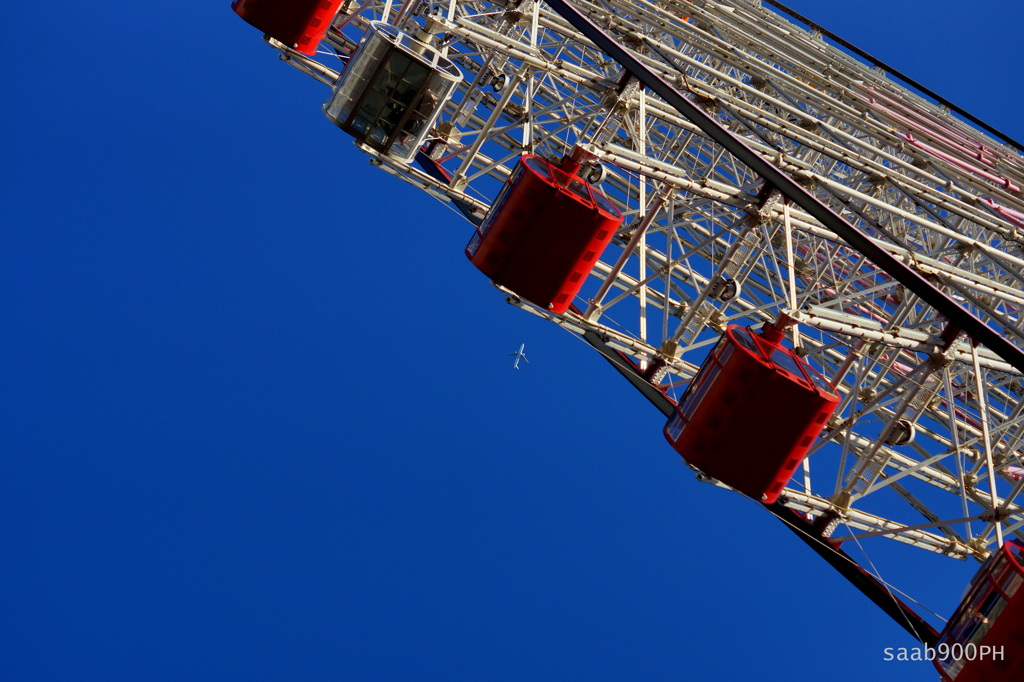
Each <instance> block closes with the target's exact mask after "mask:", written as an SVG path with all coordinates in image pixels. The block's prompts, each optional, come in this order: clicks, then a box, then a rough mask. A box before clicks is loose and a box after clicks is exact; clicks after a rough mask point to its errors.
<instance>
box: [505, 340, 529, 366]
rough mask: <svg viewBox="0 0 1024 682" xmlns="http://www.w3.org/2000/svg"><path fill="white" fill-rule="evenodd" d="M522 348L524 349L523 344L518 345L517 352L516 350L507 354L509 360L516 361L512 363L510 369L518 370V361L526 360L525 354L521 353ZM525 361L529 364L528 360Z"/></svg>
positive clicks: (524, 345)
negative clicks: (513, 359)
mask: <svg viewBox="0 0 1024 682" xmlns="http://www.w3.org/2000/svg"><path fill="white" fill-rule="evenodd" d="M524 348H526V344H525V343H523V344H520V346H519V350H517V351H516V352H515V353H509V354H508V356H509V357H510V358H511V357H514V358H515V359H516V361H515V362H514V363H512V369H519V361H520V360H526V353H524V352H523V349H524ZM526 361H527V362H529V360H526Z"/></svg>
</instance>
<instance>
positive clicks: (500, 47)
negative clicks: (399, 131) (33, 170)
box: [270, 0, 1024, 558]
mask: <svg viewBox="0 0 1024 682" xmlns="http://www.w3.org/2000/svg"><path fill="white" fill-rule="evenodd" d="M574 4H575V5H576V6H577V7H579V8H580V9H581V11H583V12H585V13H586V14H588V15H589V16H590V17H591V19H592V20H593V21H594V22H595V23H597V24H599V25H600V26H601V27H603V28H604V30H605V31H606V32H607V33H608V34H610V35H611V36H613V37H614V38H615V39H616V41H617V42H618V43H620V44H621V45H623V46H625V47H626V48H628V49H629V50H630V51H631V52H632V54H633V55H634V56H635V57H636V58H638V59H639V60H641V61H642V62H643V64H645V65H646V66H647V67H648V68H649V69H651V70H654V71H655V72H656V73H658V74H659V75H660V76H661V77H662V78H664V79H665V80H667V81H669V82H670V83H672V84H673V85H674V86H675V87H676V89H677V90H679V91H680V92H681V93H683V94H684V95H685V96H686V97H687V98H688V99H689V100H690V101H691V102H693V103H695V104H697V105H698V106H699V107H700V108H701V109H702V110H703V111H704V112H705V113H707V114H709V115H711V116H713V117H714V119H715V120H717V121H718V122H719V123H720V124H721V125H722V126H724V127H726V128H727V129H728V130H730V131H731V132H732V133H733V134H734V135H735V136H737V137H739V138H740V139H742V140H743V141H744V142H745V144H746V145H747V146H748V147H750V148H751V149H753V150H754V151H755V152H757V153H758V154H760V155H761V156H763V157H765V158H766V159H769V160H770V161H771V162H772V163H774V164H775V165H776V166H777V167H778V168H780V169H782V170H783V171H785V172H786V173H787V174H788V175H789V176H790V177H792V178H793V179H795V180H796V181H798V182H799V183H800V184H801V185H802V186H804V187H806V188H808V189H810V190H811V191H812V192H813V195H814V196H815V197H817V199H818V200H819V201H820V202H822V203H824V204H826V205H827V206H829V207H831V209H832V210H834V211H835V212H837V213H838V214H839V215H841V216H842V217H843V218H845V220H846V221H848V222H849V223H851V224H853V225H854V226H856V227H857V228H858V229H860V230H861V231H863V232H864V233H866V234H868V235H869V236H870V237H871V239H872V240H874V242H875V243H876V244H878V245H879V246H881V247H882V248H883V249H885V250H886V251H888V252H889V253H890V254H892V255H894V256H895V257H897V258H898V259H900V260H902V262H903V263H905V264H906V265H908V266H910V268H912V269H913V270H915V271H916V272H917V273H919V274H921V275H923V276H924V277H925V278H927V279H928V280H929V281H931V282H932V283H933V284H934V285H936V286H937V287H939V288H940V289H941V290H942V291H943V292H945V293H946V294H947V295H948V296H949V297H950V298H951V299H952V300H954V301H956V302H957V303H958V304H959V305H960V306H962V307H963V308H966V309H967V310H969V311H970V312H971V313H973V314H974V315H975V316H976V317H978V318H980V319H981V320H983V321H984V322H985V323H986V324H988V325H989V326H990V327H991V328H993V329H995V330H997V331H998V332H999V333H1000V334H1001V335H1002V336H1004V337H1005V338H1006V339H1008V340H1009V341H1010V342H1011V343H1012V344H1013V345H1015V346H1017V347H1018V348H1020V347H1024V341H1022V338H1024V333H1022V331H1021V330H1022V329H1024V326H1022V325H1024V317H1022V310H1024V291H1022V290H1024V253H1022V252H1021V245H1022V240H1024V197H1022V195H1021V186H1022V185H1024V158H1022V156H1021V155H1020V153H1019V152H1018V151H1016V150H1015V149H1013V148H1011V147H1007V146H1004V145H1001V144H999V143H997V142H995V141H993V140H991V139H989V138H987V137H984V136H983V135H981V134H980V133H979V132H978V131H977V130H975V129H974V128H972V127H970V126H968V125H966V124H964V123H962V122H960V121H959V120H958V119H956V118H954V117H953V116H952V115H950V113H949V112H948V111H945V110H943V109H942V108H940V107H938V106H935V105H933V104H931V103H929V102H928V101H926V100H925V99H923V98H922V97H920V96H918V95H915V94H913V93H911V92H909V91H907V90H905V89H903V88H901V87H900V86H898V85H896V84H895V83H894V82H893V81H891V80H889V79H888V78H887V77H886V74H885V73H883V72H881V71H879V70H878V69H877V68H871V67H869V66H867V65H866V64H864V63H862V62H861V61H858V60H857V59H854V58H853V57H851V56H849V55H848V54H847V53H845V52H843V51H841V50H839V49H837V48H835V47H833V46H831V45H830V44H828V43H827V42H826V41H825V40H824V39H823V38H822V37H821V36H820V35H817V34H815V33H814V32H809V31H807V30H804V29H803V28H800V27H798V26H796V25H794V24H792V23H789V22H787V21H786V20H784V19H783V18H782V17H781V16H780V15H778V14H776V13H774V12H773V11H770V10H769V9H767V8H763V7H761V6H760V3H759V2H752V1H749V0H731V1H730V2H728V3H723V4H713V3H711V2H685V1H682V0H669V1H667V2H649V1H647V0H612V1H591V0H586V1H583V0H581V1H579V2H576V3H574ZM375 19H384V20H386V21H389V22H390V23H393V24H396V25H398V26H400V27H402V28H404V29H405V30H407V31H409V32H412V33H416V32H417V31H421V34H420V35H421V37H422V38H423V39H425V40H431V41H432V42H433V44H434V45H435V46H436V47H439V48H441V49H443V50H445V51H446V53H447V56H448V57H449V59H451V60H452V61H454V62H455V63H456V64H457V65H458V66H459V67H460V68H461V69H462V71H463V75H464V77H465V80H464V82H463V84H462V85H461V86H460V88H459V90H458V92H457V95H456V96H455V98H454V99H453V100H451V101H449V102H448V103H447V104H446V106H445V110H444V111H443V113H442V115H441V117H440V118H439V119H438V123H437V124H436V126H435V129H434V131H433V132H432V137H431V138H430V147H429V149H430V151H429V156H430V159H431V162H430V163H429V164H420V165H406V164H402V163H398V162H395V161H394V160H392V159H389V158H388V157H387V156H382V155H379V154H377V153H375V152H372V151H369V150H367V151H368V153H371V154H372V155H373V156H374V157H375V158H374V162H375V163H376V164H378V165H380V166H381V167H382V168H384V169H385V170H388V171H389V172H391V173H393V174H395V175H397V176H399V177H401V178H403V179H405V180H407V181H409V182H411V183H412V184H414V185H416V186H418V187H420V188H422V189H424V190H426V191H428V192H429V193H430V194H432V195H434V196H435V197H438V198H440V199H442V200H444V201H447V202H454V203H455V204H456V205H458V206H459V207H460V208H461V210H462V211H463V213H465V214H466V215H467V216H468V217H469V218H470V219H471V220H479V218H480V217H482V215H483V214H484V213H485V212H486V210H487V208H488V206H489V204H490V201H491V199H493V198H494V197H495V195H496V194H497V191H498V189H499V188H500V185H501V182H502V181H504V179H505V178H506V177H508V175H509V173H510V170H511V169H512V167H513V166H514V165H515V163H516V161H517V160H518V158H519V156H520V155H521V154H522V153H524V152H531V153H536V154H541V155H545V156H548V157H551V158H556V159H557V158H560V157H562V156H563V155H565V154H570V153H572V152H573V150H574V149H577V148H579V149H582V150H584V151H585V152H587V153H588V155H587V156H586V158H588V159H591V163H592V164H593V172H592V174H591V177H592V179H593V180H594V181H598V180H599V179H600V181H601V186H602V188H603V189H604V191H605V192H606V193H607V194H608V195H609V197H610V198H612V199H613V200H614V201H615V202H616V203H617V204H618V205H619V206H620V207H621V208H622V210H623V212H624V213H625V214H626V216H627V218H626V222H625V223H624V224H623V225H624V226H623V229H622V231H621V232H620V234H618V235H617V238H616V240H615V242H614V243H613V245H612V247H610V248H609V249H608V250H607V251H606V253H605V254H604V256H603V259H602V260H601V261H600V262H598V264H597V265H596V267H595V268H594V270H593V272H592V273H591V277H590V278H589V280H588V283H587V286H586V287H585V288H584V289H583V291H582V292H581V294H580V297H579V298H578V299H577V301H576V309H575V310H573V311H570V312H569V313H567V314H566V315H564V316H552V315H550V314H549V313H548V312H547V311H545V310H541V309H538V308H536V307H534V306H533V305H531V304H530V303H529V302H527V301H521V300H519V299H518V298H517V297H515V296H514V293H513V292H509V294H510V296H509V300H510V301H511V302H513V303H514V304H516V305H518V306H520V307H522V308H524V309H525V310H528V311H530V312H532V313H534V314H536V315H539V316H542V317H547V318H550V319H553V320H554V321H556V322H557V323H559V324H561V325H563V326H564V327H566V328H568V329H570V330H572V331H574V332H577V333H584V332H588V331H590V332H595V333H596V334H598V335H599V336H600V338H601V339H603V340H604V341H605V342H606V343H607V344H608V345H610V346H611V347H613V348H615V349H617V350H620V351H622V352H624V353H626V354H628V355H629V356H632V357H633V358H634V359H635V360H636V362H637V364H638V366H639V367H641V368H644V367H648V366H650V365H652V364H653V363H657V366H658V367H662V366H663V367H664V370H663V371H660V372H658V373H656V374H655V375H654V377H655V378H654V379H652V381H653V382H654V383H655V384H656V385H657V386H659V387H660V388H661V389H663V390H664V391H665V392H666V394H667V395H669V396H676V395H678V392H679V391H680V389H681V388H682V387H683V386H685V384H686V382H688V381H689V380H690V379H691V378H692V376H693V374H694V372H695V370H696V368H697V367H698V366H699V364H700V362H701V361H702V359H703V356H704V355H705V353H706V351H707V349H708V348H709V347H710V345H711V344H712V343H713V342H714V341H715V340H716V339H717V337H718V336H719V335H720V334H721V333H722V331H723V330H724V329H725V327H726V326H727V325H730V324H743V325H759V324H762V323H764V322H766V321H775V320H778V319H780V318H782V319H788V321H791V322H793V323H794V324H793V325H792V326H791V327H789V334H790V339H791V342H792V343H793V344H794V345H795V346H796V347H798V348H799V349H801V352H802V353H803V354H804V355H805V356H806V357H807V359H808V361H809V362H811V364H812V365H815V366H816V367H818V368H819V369H820V370H821V371H822V373H823V374H824V375H825V376H826V377H829V378H830V379H831V380H832V381H833V383H834V385H836V386H837V388H838V389H839V390H840V391H841V393H842V394H843V396H844V400H843V402H842V404H841V407H840V409H839V410H838V412H837V413H836V415H835V417H834V418H833V420H832V421H831V422H830V423H829V424H828V425H827V427H826V429H825V431H824V432H823V434H822V438H821V439H820V440H819V442H818V444H817V446H816V448H815V449H814V450H813V451H812V454H811V456H810V457H809V458H808V459H807V460H806V462H805V465H804V467H803V469H802V471H798V474H797V475H796V476H795V477H794V479H793V480H792V481H790V483H789V486H788V487H787V490H786V491H785V493H784V495H783V497H782V498H781V501H782V502H783V504H785V505H786V506H789V507H791V508H793V509H796V510H798V511H801V512H804V513H806V514H808V515H809V516H810V517H821V516H822V515H824V514H829V515H831V516H832V517H836V518H838V519H840V520H841V521H843V522H845V524H846V526H847V527H848V528H849V529H852V532H853V533H855V534H856V535H857V536H858V537H865V536H882V537H887V538H891V539H895V540H898V541H900V542H904V543H908V544H911V545H915V546H918V547H922V548H925V549H929V550H932V551H935V552H940V553H944V554H947V555H949V556H955V557H961V558H962V557H965V556H968V555H974V556H978V557H981V556H984V555H985V554H987V552H988V551H989V550H990V549H991V547H992V546H993V545H994V544H995V543H996V542H999V541H1000V540H1001V537H1002V536H1003V535H1010V534H1012V535H1017V536H1019V537H1024V532H1022V531H1024V529H1022V527H1021V526H1022V524H1024V509H1022V506H1021V505H1022V502H1021V496H1020V493H1021V490H1022V488H1024V462H1022V461H1021V458H1020V447H1021V441H1022V438H1024V407H1022V402H1021V396H1022V395H1024V387H1022V383H1021V373H1020V372H1019V371H1018V370H1017V369H1015V368H1014V366H1012V364H1011V362H1010V361H1008V360H1007V358H1006V357H1001V356H1000V355H999V354H997V353H996V352H993V351H992V350H989V349H988V348H986V347H985V346H981V345H978V344H977V343H975V342H974V340H973V339H972V338H970V336H968V335H967V334H964V333H961V331H960V330H958V329H955V328H953V327H952V326H951V325H949V324H948V322H947V320H946V319H945V318H944V317H943V316H942V315H941V314H939V313H938V312H937V311H936V310H935V309H934V308H933V307H931V306H929V305H927V304H925V303H924V302H923V301H922V300H921V299H920V298H919V297H918V296H917V295H915V294H914V293H911V292H910V291H909V290H907V289H906V288H904V287H903V286H902V285H901V284H899V283H898V282H897V281H896V280H895V279H894V278H893V277H892V276H891V273H889V272H886V271H884V270H882V269H880V268H879V267H877V266H876V265H875V264H874V263H872V262H871V261H870V260H869V259H868V258H867V257H865V256H864V255H862V254H861V253H860V252H859V251H858V250H856V249H854V248H852V247H851V246H850V245H849V244H847V243H846V242H844V241H843V239H841V238H839V237H838V236H837V235H836V234H835V233H834V232H833V231H830V230H829V229H826V228H825V227H824V226H823V225H822V224H821V223H819V222H818V221H816V220H815V219H814V218H812V217H811V216H810V215H809V214H808V213H806V212H805V211H803V210H802V209H800V208H798V207H797V206H795V205H793V204H791V203H790V202H789V201H788V200H787V199H786V198H785V197H783V196H782V195H781V194H780V193H779V192H778V191H776V190H775V188H773V187H771V186H766V183H765V182H764V181H763V180H762V178H761V177H759V176H758V175H757V174H756V173H754V172H753V171H752V170H751V169H750V168H748V167H747V166H745V165H744V164H742V163H740V162H738V161H737V160H736V159H735V158H734V157H733V156H732V155H731V154H730V153H728V152H727V151H726V150H725V149H724V148H722V147H721V146H719V145H718V144H716V143H714V142H712V141H711V140H710V139H709V138H708V137H707V136H706V135H704V134H703V133H702V132H701V131H700V129H699V128H698V127H697V126H695V125H694V124H693V123H692V122H691V121H690V120H688V119H687V118H685V117H683V116H682V115H681V114H680V113H678V112H677V111H676V110H675V109H674V108H673V107H671V106H669V105H668V104H666V102H665V101H663V100H662V99H660V98H658V97H657V96H655V95H652V94H650V91H648V90H647V89H645V88H644V87H641V86H640V85H639V84H638V82H637V81H636V80H635V79H634V78H632V77H631V76H630V74H628V73H627V72H625V71H624V70H623V68H622V67H621V66H620V65H619V64H618V63H616V62H615V61H612V60H611V59H610V58H609V57H607V56H606V55H605V54H604V53H602V52H601V51H599V50H598V49H596V48H595V47H594V46H593V45H592V43H590V42H589V41H588V40H587V39H585V38H584V37H583V36H582V35H580V34H579V33H578V32H577V31H576V30H575V29H573V28H571V27H570V25H569V24H568V23H567V22H566V21H565V20H564V19H562V18H561V17H560V16H559V15H558V14H556V13H554V12H553V11H552V10H551V9H550V7H548V6H547V5H545V4H544V3H542V2H536V1H534V0H522V2H518V3H516V2H514V1H513V2H510V3H509V4H508V5H504V4H501V3H500V2H498V3H491V2H483V1H480V2H475V1H466V0H451V1H450V2H438V3H430V2H426V1H425V0H407V1H406V2H405V4H404V5H401V6H398V5H395V4H392V3H391V2H387V3H384V2H374V1H370V2H367V3H365V4H359V3H358V2H356V1H353V2H351V3H349V4H347V5H345V6H343V8H342V10H341V13H340V14H339V15H338V17H337V18H336V20H335V22H334V27H333V28H332V31H331V32H330V34H329V36H328V40H327V41H325V42H324V43H323V44H322V45H321V53H320V54H319V55H317V58H318V59H319V60H320V61H316V60H313V59H309V58H307V57H304V56H302V55H299V54H297V53H295V52H292V51H291V50H288V49H287V48H285V47H283V46H281V45H280V44H275V41H272V40H271V41H270V42H271V43H272V44H275V46H276V47H277V48H278V49H279V50H281V52H282V58H283V59H285V60H287V61H289V62H291V63H292V64H293V65H295V66H297V67H298V68H300V69H302V70H304V71H306V72H307V73H309V74H310V75H313V76H314V77H316V78H318V79H319V80H321V81H322V82H324V83H327V84H330V83H332V82H333V81H334V80H336V78H337V76H338V72H339V71H340V69H341V68H343V66H344V61H345V59H346V58H347V56H348V55H349V54H351V51H352V50H353V49H354V46H355V43H356V41H358V38H359V36H360V34H361V32H362V31H363V30H365V28H366V26H367V23H368V22H369V21H370V20H375ZM428 35H429V38H428ZM335 55H337V56H339V57H341V60H340V61H339V60H338V59H336V58H335ZM430 165H433V166H434V170H435V172H428V171H429V170H430V168H428V166H430ZM437 168H443V169H444V173H442V174H439V173H437V172H436V169H437ZM602 176H603V177H602ZM468 236H469V235H468V230H467V238H468ZM738 428H742V425H739V426H738ZM844 532H845V531H844ZM835 539H837V540H838V539H841V538H835Z"/></svg>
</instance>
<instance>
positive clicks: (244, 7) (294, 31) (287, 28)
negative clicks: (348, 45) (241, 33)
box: [231, 0, 342, 54]
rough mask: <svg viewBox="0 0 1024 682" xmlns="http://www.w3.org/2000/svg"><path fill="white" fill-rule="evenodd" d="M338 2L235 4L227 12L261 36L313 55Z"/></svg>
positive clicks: (256, 0) (238, 0)
mask: <svg viewBox="0 0 1024 682" xmlns="http://www.w3.org/2000/svg"><path fill="white" fill-rule="evenodd" d="M341 2H342V0H235V1H234V2H232V3H231V9H233V10H235V13H236V14H237V15H238V16H240V17H242V18H243V19H245V20H246V21H247V22H248V23H249V24H251V25H253V26H255V27H256V28H258V29H259V30H261V31H263V32H264V33H265V34H267V35H268V36H270V37H271V38H274V39H276V40H279V41H281V42H282V43H284V44H285V45H287V46H288V47H290V48H292V49H294V50H295V51H297V52H301V53H303V54H314V53H315V52H316V46H317V45H319V44H320V41H321V40H322V39H323V37H324V34H325V33H327V29H328V28H329V27H330V25H331V22H332V21H333V20H334V15H335V14H337V13H338V8H339V7H340V6H341Z"/></svg>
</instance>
